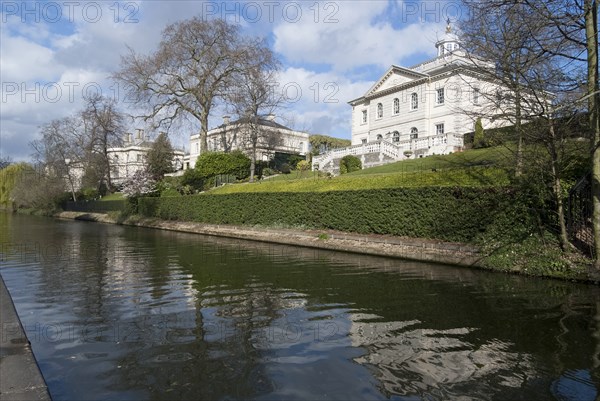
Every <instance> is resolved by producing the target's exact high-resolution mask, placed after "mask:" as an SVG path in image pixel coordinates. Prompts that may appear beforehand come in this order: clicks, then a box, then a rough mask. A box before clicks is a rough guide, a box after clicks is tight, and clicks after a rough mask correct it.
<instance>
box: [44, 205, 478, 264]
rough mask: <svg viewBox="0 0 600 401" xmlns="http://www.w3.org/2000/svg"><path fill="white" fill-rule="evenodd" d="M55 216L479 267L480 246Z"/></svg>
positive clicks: (95, 216)
mask: <svg viewBox="0 0 600 401" xmlns="http://www.w3.org/2000/svg"><path fill="white" fill-rule="evenodd" d="M55 217H58V218H62V219H73V220H84V221H94V222H101V223H111V224H123V225H129V226H139V227H147V228H158V229H162V230H170V231H179V232H187V233H195V234H204V235H212V236H219V237H228V238H236V239H246V240H254V241H263V242H270V243H276V244H283V245H297V246H306V247H311V248H319V249H328V250H335V251H344V252H352V253H360V254H367V255H377V256H387V257H395V258H401V259H408V260H418V261H424V262H435V263H442V264H449V265H456V266H467V267H481V266H479V265H478V262H479V261H480V260H481V259H482V255H481V254H480V252H479V249H478V248H477V247H475V246H472V245H469V244H461V243H452V242H443V241H436V240H425V239H413V238H404V237H394V236H387V235H361V234H354V233H345V232H337V231H330V230H294V229H280V228H270V227H269V228H262V227H260V228H259V227H244V226H231V225H214V224H205V223H195V222H183V221H170V220H158V219H149V218H140V217H130V218H128V219H126V220H124V221H116V220H115V219H113V218H111V217H110V216H109V215H106V214H102V213H87V212H59V213H57V214H55Z"/></svg>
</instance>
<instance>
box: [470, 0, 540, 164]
mask: <svg viewBox="0 0 600 401" xmlns="http://www.w3.org/2000/svg"><path fill="white" fill-rule="evenodd" d="M465 3H466V4H467V5H468V7H469V9H470V10H471V11H472V14H473V15H472V17H471V18H469V19H468V20H466V21H463V23H462V24H461V31H462V39H463V47H464V48H465V49H466V57H467V59H468V68H469V70H470V71H471V72H472V73H473V72H474V73H475V74H476V75H478V76H479V78H480V80H483V81H484V82H487V83H489V85H487V86H486V87H485V88H479V87H477V88H471V89H472V91H477V93H478V95H479V96H480V97H482V98H483V102H481V106H480V107H478V108H475V109H473V108H469V109H468V110H467V113H469V114H472V115H473V117H474V118H481V117H484V118H486V119H487V120H491V121H494V120H500V121H509V122H510V123H512V125H513V126H514V130H515V134H516V142H517V148H516V152H515V175H516V176H519V175H521V174H522V172H523V171H522V170H523V141H524V135H525V132H524V130H523V124H524V123H526V122H527V121H529V120H530V119H531V118H532V117H535V116H537V115H538V114H539V112H540V104H539V103H538V102H537V100H539V99H535V98H533V99H532V97H531V96H530V94H529V93H527V87H526V80H527V76H528V74H529V73H530V71H531V70H532V69H533V68H534V67H535V66H536V65H538V64H539V63H543V62H545V61H546V60H547V59H548V55H547V54H546V53H544V52H543V51H541V50H540V48H539V47H538V46H536V43H535V39H534V38H533V37H532V35H531V33H532V32H535V33H536V34H537V35H538V36H541V35H542V33H541V31H542V30H543V29H545V27H544V25H543V24H541V23H540V21H539V20H536V19H535V18H531V17H530V16H529V15H528V14H527V13H526V12H525V10H524V9H523V6H522V5H521V4H520V3H519V2H516V1H515V2H514V3H512V2H507V1H505V0H466V1H465ZM544 107H545V106H544Z"/></svg>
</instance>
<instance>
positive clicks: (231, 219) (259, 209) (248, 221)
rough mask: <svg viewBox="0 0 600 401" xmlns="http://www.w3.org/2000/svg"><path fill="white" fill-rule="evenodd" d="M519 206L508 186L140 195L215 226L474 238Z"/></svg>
mask: <svg viewBox="0 0 600 401" xmlns="http://www.w3.org/2000/svg"><path fill="white" fill-rule="evenodd" d="M513 203H514V194H513V193H512V191H511V190H508V189H503V188H448V187H427V188H394V189H380V190H360V191H333V192H300V193H290V192H287V193H286V192H279V193H234V194H225V195H214V194H201V195H191V196H182V197H161V198H140V199H139V200H138V213H139V214H141V215H143V216H146V217H157V218H161V219H167V220H182V221H196V222H203V223H210V224H234V225H263V226H269V225H284V226H308V227H313V228H316V229H333V230H340V231H348V232H357V233H374V234H391V235H398V236H408V237H417V238H434V239H440V240H445V241H457V242H473V241H474V240H475V239H476V238H477V237H478V235H479V234H480V233H481V232H482V231H484V230H485V229H486V227H488V226H490V225H491V224H494V222H495V221H496V220H497V219H499V220H500V221H503V218H502V216H503V215H504V216H505V212H506V210H507V209H510V208H511V204H513ZM519 214H521V213H519ZM504 220H505V219H504ZM511 223H512V222H509V223H508V224H511ZM504 224H506V223H504Z"/></svg>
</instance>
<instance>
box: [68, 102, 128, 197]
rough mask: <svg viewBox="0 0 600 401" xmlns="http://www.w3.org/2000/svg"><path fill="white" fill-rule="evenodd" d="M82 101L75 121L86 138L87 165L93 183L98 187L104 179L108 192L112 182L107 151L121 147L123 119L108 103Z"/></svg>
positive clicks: (115, 108) (114, 104)
mask: <svg viewBox="0 0 600 401" xmlns="http://www.w3.org/2000/svg"><path fill="white" fill-rule="evenodd" d="M85 101H86V106H85V109H84V110H83V111H81V112H80V113H79V118H80V119H81V122H82V124H83V127H84V130H85V133H86V136H87V143H86V144H85V150H86V152H87V165H88V168H89V169H91V170H93V171H94V174H93V176H94V177H95V178H94V181H98V183H97V184H98V185H100V184H101V181H102V180H104V179H106V184H107V186H108V187H109V188H110V187H111V186H112V180H111V171H110V160H109V158H108V149H109V148H111V147H114V146H118V145H120V144H121V138H122V133H123V132H124V130H125V117H124V115H123V114H122V113H121V112H120V111H119V110H118V108H117V105H116V103H115V101H114V100H112V99H109V98H106V97H102V96H99V95H93V96H90V97H87V98H85Z"/></svg>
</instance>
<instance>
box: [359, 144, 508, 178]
mask: <svg viewBox="0 0 600 401" xmlns="http://www.w3.org/2000/svg"><path fill="white" fill-rule="evenodd" d="M512 163H514V153H513V150H511V148H509V147H505V146H497V147H493V148H486V149H472V150H467V151H466V152H460V153H453V154H450V155H440V156H429V157H424V158H421V159H410V160H404V161H400V162H396V163H390V164H386V165H383V166H379V167H371V168H366V169H364V170H360V171H355V172H353V173H350V175H368V174H386V173H398V172H411V171H424V170H432V169H436V170H440V169H456V168H458V169H464V168H468V167H475V166H501V167H502V166H507V165H511V164H512Z"/></svg>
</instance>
